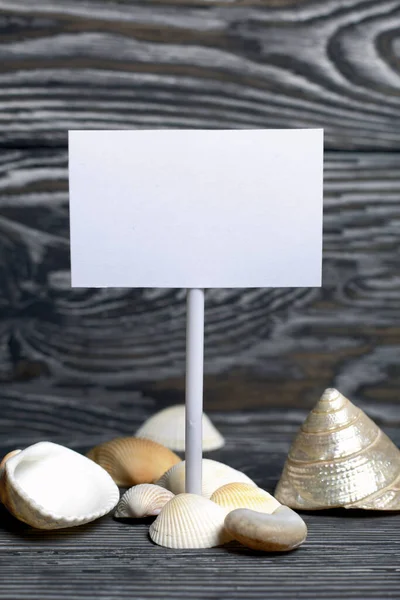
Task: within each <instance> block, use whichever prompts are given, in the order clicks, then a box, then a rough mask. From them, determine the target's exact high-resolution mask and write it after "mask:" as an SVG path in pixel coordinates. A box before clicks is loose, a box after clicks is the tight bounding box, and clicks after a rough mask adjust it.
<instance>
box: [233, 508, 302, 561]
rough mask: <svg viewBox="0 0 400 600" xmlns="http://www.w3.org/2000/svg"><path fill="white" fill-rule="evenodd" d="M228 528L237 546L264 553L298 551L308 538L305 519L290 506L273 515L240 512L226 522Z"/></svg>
mask: <svg viewBox="0 0 400 600" xmlns="http://www.w3.org/2000/svg"><path fill="white" fill-rule="evenodd" d="M225 528H226V530H227V531H228V533H229V534H230V535H231V536H232V537H233V538H234V539H235V540H237V541H238V542H240V543H241V544H243V545H244V546H247V547H248V548H252V549H253V550H261V551H263V552H288V551H289V550H294V549H295V548H298V547H299V546H300V545H301V544H302V543H303V542H304V541H305V539H306V537H307V526H306V524H305V523H304V521H303V519H301V518H300V517H299V515H298V514H296V513H295V512H294V511H293V510H291V509H290V508H288V507H287V506H280V507H279V508H277V509H276V511H275V512H274V513H273V514H272V515H269V514H266V513H261V512H257V511H254V510H249V509H247V508H239V509H237V510H233V511H232V512H230V513H229V514H228V515H227V516H226V519H225Z"/></svg>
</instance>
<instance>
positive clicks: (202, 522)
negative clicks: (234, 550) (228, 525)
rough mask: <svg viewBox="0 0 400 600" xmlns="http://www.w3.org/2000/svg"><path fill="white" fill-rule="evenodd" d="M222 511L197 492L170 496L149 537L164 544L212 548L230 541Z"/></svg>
mask: <svg viewBox="0 0 400 600" xmlns="http://www.w3.org/2000/svg"><path fill="white" fill-rule="evenodd" d="M224 519H225V511H224V510H223V509H222V508H221V507H220V506H218V505H217V504H215V503H214V502H211V500H208V499H207V498H203V496H197V495H196V494H180V495H179V496H175V498H173V499H172V500H170V501H169V502H168V503H167V504H166V505H165V506H164V508H163V509H162V511H161V512H160V514H159V515H158V517H157V519H156V520H155V521H154V522H153V523H152V524H151V526H150V537H151V539H152V540H153V542H155V543H156V544H158V545H159V546H165V547H166V548H213V547H214V546H220V545H222V544H225V543H226V542H228V541H230V540H231V539H232V538H231V537H230V536H229V535H228V534H227V532H226V530H225V527H224Z"/></svg>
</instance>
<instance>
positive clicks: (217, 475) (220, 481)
mask: <svg viewBox="0 0 400 600" xmlns="http://www.w3.org/2000/svg"><path fill="white" fill-rule="evenodd" d="M233 482H243V483H249V484H252V485H254V486H255V485H256V484H255V483H254V481H252V480H251V479H250V477H247V475H245V474H244V473H242V472H241V471H237V470H236V469H233V468H232V467H230V466H228V465H225V464H224V463H221V462H218V461H216V460H211V459H210V458H203V460H202V495H203V496H204V497H205V498H210V497H211V495H212V494H213V493H214V492H215V490H217V489H218V488H219V487H221V486H222V485H225V484H226V483H233ZM156 484H157V485H160V486H161V487H165V488H167V490H170V491H171V492H173V493H174V494H182V493H183V492H184V491H185V461H184V460H183V461H182V462H180V463H178V464H177V465H175V466H173V467H172V468H171V469H169V471H167V472H166V473H164V475H163V476H162V477H161V478H160V479H159V480H158V481H156Z"/></svg>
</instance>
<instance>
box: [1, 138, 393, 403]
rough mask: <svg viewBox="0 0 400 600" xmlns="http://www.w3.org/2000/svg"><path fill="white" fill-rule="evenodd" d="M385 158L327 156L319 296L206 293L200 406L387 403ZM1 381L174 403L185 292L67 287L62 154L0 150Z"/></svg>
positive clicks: (389, 299)
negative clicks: (127, 390) (115, 390)
mask: <svg viewBox="0 0 400 600" xmlns="http://www.w3.org/2000/svg"><path fill="white" fill-rule="evenodd" d="M399 168H400V156H399V155H397V154H377V153H374V154H370V153H367V154H365V153H359V154H348V153H327V154H326V164H325V204H324V264H323V287H322V288H321V289H317V288H315V289H314V288H312V289H302V288H296V289H294V288H286V289H254V290H250V289H245V290H208V291H207V297H206V303H207V309H206V349H205V354H206V355H205V371H206V381H205V388H206V406H207V407H214V408H226V409H229V408H241V407H243V408H245V407H251V406H262V405H264V404H270V405H271V404H272V405H276V406H279V405H292V406H296V405H307V406H309V405H311V404H313V402H315V399H316V398H317V397H318V395H319V394H320V393H321V391H322V389H323V388H324V387H328V386H331V385H334V386H336V387H339V388H340V389H341V391H342V392H343V393H346V394H349V395H350V397H352V398H353V399H363V400H365V401H370V402H371V403H372V402H375V401H386V402H389V403H395V402H398V401H399V394H398V383H399V370H398V364H399V356H400V354H399V350H400V329H399V314H400V309H399V306H400V304H399V303H400V277H399V268H398V265H399V252H400V203H399V201H398V198H399V190H400V181H399V178H398V173H399ZM0 194H1V197H0V273H1V277H0V281H1V283H0V307H1V308H0V350H1V351H0V374H1V379H2V381H17V380H23V379H35V378H36V377H38V376H46V374H49V375H50V377H51V378H52V379H54V380H55V381H56V382H59V383H62V384H71V383H74V382H85V383H86V384H89V385H107V386H117V387H118V386H128V387H131V388H132V387H133V388H136V389H141V390H144V391H146V392H148V393H150V394H152V395H155V396H157V397H165V398H170V399H171V401H172V400H175V399H178V400H181V399H183V390H184V380H183V375H184V357H185V293H184V291H181V290H155V289H146V290H144V289H143V290H142V289H140V290H124V289H110V290H90V289H89V290H85V289H84V290H81V289H71V288H70V274H69V221H68V190H67V154H66V151H65V150H61V149H60V150H54V149H49V150H40V151H39V150H30V149H25V150H9V151H5V150H3V152H1V153H0Z"/></svg>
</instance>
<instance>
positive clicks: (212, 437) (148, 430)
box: [136, 404, 225, 452]
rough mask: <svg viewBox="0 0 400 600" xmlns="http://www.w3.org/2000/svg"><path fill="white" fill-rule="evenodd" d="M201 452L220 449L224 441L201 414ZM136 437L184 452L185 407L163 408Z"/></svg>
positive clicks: (143, 426) (141, 428) (180, 405)
mask: <svg viewBox="0 0 400 600" xmlns="http://www.w3.org/2000/svg"><path fill="white" fill-rule="evenodd" d="M202 432H203V450H204V451H205V452H208V451H210V450H217V449H218V448H222V446H223V445H224V444H225V440H224V438H223V437H222V435H221V434H220V433H219V431H218V430H217V429H216V428H215V427H214V425H213V424H212V422H211V420H210V419H209V417H208V416H207V415H206V414H205V413H203V420H202ZM136 436H137V437H143V438H148V439H150V440H153V441H154V442H158V443H159V444H163V445H164V446H166V447H167V448H171V449H172V450H178V451H181V452H182V451H184V450H185V405H184V404H177V405H175V406H170V407H168V408H164V409H163V410H161V411H160V412H158V413H156V414H155V415H153V416H152V417H150V418H149V419H148V420H147V421H145V423H143V425H142V426H141V427H140V428H139V429H138V431H137V432H136Z"/></svg>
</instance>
